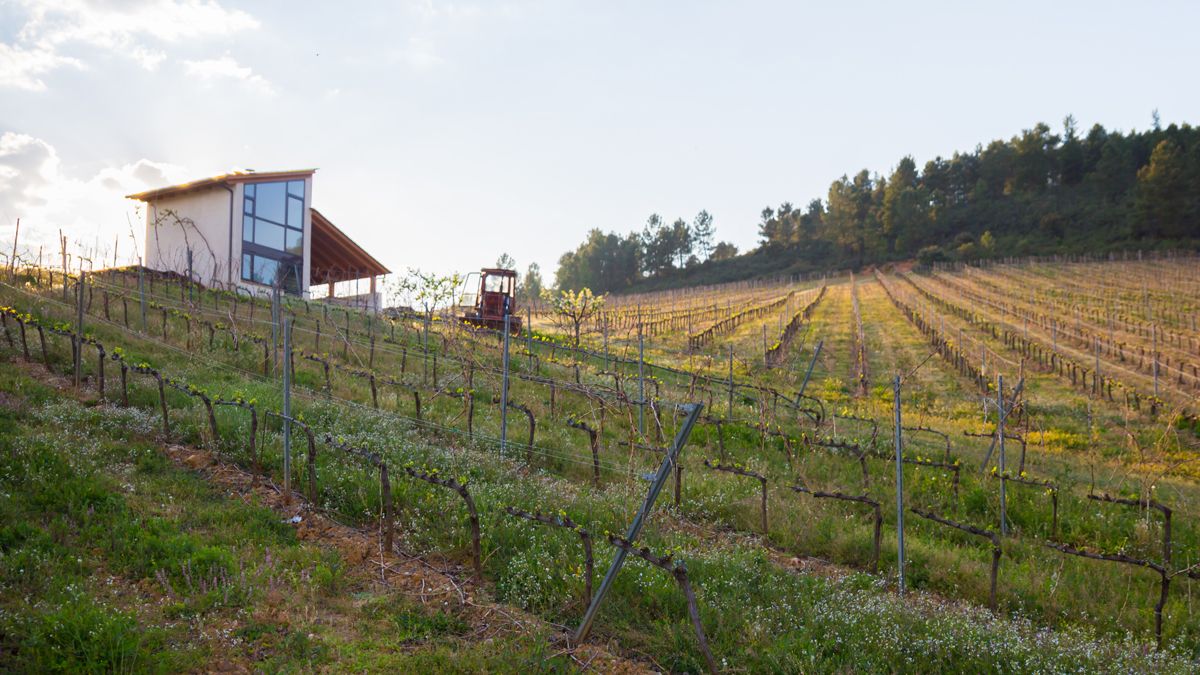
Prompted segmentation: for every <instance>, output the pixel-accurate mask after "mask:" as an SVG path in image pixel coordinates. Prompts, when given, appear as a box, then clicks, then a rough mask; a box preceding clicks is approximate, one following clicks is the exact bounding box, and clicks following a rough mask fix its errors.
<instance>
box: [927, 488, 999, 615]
mask: <svg viewBox="0 0 1200 675" xmlns="http://www.w3.org/2000/svg"><path fill="white" fill-rule="evenodd" d="M909 510H910V511H912V512H913V513H915V514H917V515H918V516H921V517H922V518H925V519H927V520H932V521H933V522H935V523H941V524H942V525H946V526H947V527H953V528H955V529H958V530H962V531H963V532H967V533H969V534H973V535H976V536H978V537H983V538H985V539H988V540H990V541H991V542H992V577H991V590H990V591H989V593H988V607H990V608H991V609H992V611H995V610H996V577H997V575H998V574H999V571H1000V553H1001V550H1000V536H999V535H997V534H996V533H995V532H992V531H991V530H985V529H982V528H979V527H975V526H974V525H967V524H966V523H956V522H954V521H953V520H948V519H946V518H942V517H941V516H939V515H937V514H934V513H930V512H929V511H922V510H920V509H918V508H916V507H912V508H910V509H909Z"/></svg>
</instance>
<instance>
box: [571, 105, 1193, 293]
mask: <svg viewBox="0 0 1200 675" xmlns="http://www.w3.org/2000/svg"><path fill="white" fill-rule="evenodd" d="M758 232H759V240H758V247H757V248H755V249H753V250H751V251H748V252H745V253H743V254H740V255H739V254H738V252H737V249H736V248H735V247H734V246H733V245H731V244H729V243H727V242H716V229H715V225H714V222H713V217H712V216H711V215H710V214H709V213H708V212H707V211H701V212H700V214H698V215H697V216H696V217H695V218H694V219H693V220H692V221H691V222H689V221H687V220H685V219H683V218H678V219H676V220H674V221H672V222H670V223H668V222H667V221H666V220H664V219H663V218H662V217H661V216H659V215H658V214H654V215H651V216H650V217H649V219H648V220H647V222H646V224H645V226H644V227H643V228H642V229H640V230H635V231H632V232H629V233H627V234H624V235H621V234H618V233H615V232H608V233H605V232H603V231H602V230H600V229H593V230H591V231H590V232H589V233H588V236H587V239H586V240H585V241H584V242H583V243H582V244H580V245H579V247H578V248H576V249H575V250H573V251H568V252H566V253H564V254H563V255H562V257H561V258H560V259H559V263H558V264H559V266H558V271H557V273H556V279H555V280H556V284H557V285H558V286H559V287H560V288H582V287H585V286H586V287H589V288H591V289H592V290H593V291H596V292H620V291H626V290H630V289H634V288H637V289H653V288H663V287H669V286H676V285H691V284H704V283H718V282H725V281H733V280H737V279H745V278H752V277H761V276H770V275H777V274H797V273H806V272H815V271H822V270H835V269H843V268H861V267H863V266H867V265H872V264H879V263H884V262H889V261H895V260H907V259H912V258H916V259H917V260H918V261H919V262H920V263H923V264H929V263H932V262H937V261H947V260H975V259H981V258H989V257H996V256H1011V255H1041V254H1051V253H1076V252H1090V253H1097V252H1105V251H1111V250H1118V249H1154V248H1196V247H1197V246H1198V245H1200V128H1197V127H1192V126H1191V125H1188V124H1183V125H1182V126H1180V125H1175V124H1171V125H1169V126H1167V127H1162V126H1161V125H1160V124H1159V121H1158V115H1157V113H1155V115H1154V123H1153V126H1152V127H1151V128H1150V129H1149V130H1146V131H1131V132H1129V133H1121V132H1119V131H1108V130H1106V129H1105V128H1104V127H1103V126H1101V125H1099V124H1097V125H1094V126H1093V127H1092V128H1091V129H1089V130H1088V131H1087V133H1081V132H1080V130H1079V129H1078V128H1077V126H1076V122H1075V119H1074V118H1073V117H1070V116H1068V117H1067V118H1066V119H1065V120H1064V121H1063V126H1062V130H1061V132H1059V133H1055V131H1054V130H1053V129H1051V128H1050V126H1048V125H1046V124H1044V123H1038V124H1036V125H1034V126H1033V128H1030V129H1025V130H1024V131H1022V132H1021V133H1020V134H1019V135H1016V136H1013V137H1012V138H1010V139H1008V140H994V141H992V142H990V143H988V144H987V145H986V146H984V145H979V146H977V147H976V148H975V150H973V151H971V152H965V153H959V152H956V153H955V154H954V155H953V156H952V157H950V158H949V159H946V158H943V157H937V158H935V159H932V160H930V161H928V162H926V163H925V165H924V166H923V167H918V166H917V163H916V162H915V161H914V160H913V158H912V157H911V156H908V157H904V158H901V159H900V161H899V162H897V164H896V166H895V167H894V168H893V169H892V171H891V173H890V174H888V175H881V174H878V173H871V172H870V171H868V170H867V169H863V170H861V171H859V172H858V173H855V174H854V175H852V176H851V175H843V176H841V177H840V178H838V179H837V180H835V181H833V183H832V184H831V185H830V186H829V191H828V193H827V194H826V195H825V197H824V198H823V199H820V198H816V199H812V200H810V201H808V202H807V204H806V205H804V206H796V205H794V204H793V203H792V202H789V201H785V202H783V203H782V204H780V205H779V206H778V207H771V206H768V207H766V208H764V209H762V211H761V213H759V223H758Z"/></svg>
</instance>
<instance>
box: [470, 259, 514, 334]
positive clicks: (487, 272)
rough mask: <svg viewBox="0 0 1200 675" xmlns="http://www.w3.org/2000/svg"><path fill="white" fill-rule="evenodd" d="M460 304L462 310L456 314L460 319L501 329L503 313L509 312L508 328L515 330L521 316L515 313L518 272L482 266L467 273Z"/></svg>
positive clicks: (502, 328)
mask: <svg viewBox="0 0 1200 675" xmlns="http://www.w3.org/2000/svg"><path fill="white" fill-rule="evenodd" d="M459 305H460V306H461V307H463V309H464V310H465V311H464V313H463V315H462V316H461V317H459V318H460V320H461V321H462V322H463V323H470V324H475V325H478V326H485V327H487V328H491V329H494V330H504V317H505V316H509V317H511V318H510V319H509V323H508V327H509V330H511V331H512V332H514V333H516V332H520V330H521V317H520V316H518V315H517V273H516V272H515V271H513V270H505V269H486V268H485V269H482V270H480V271H479V272H472V273H470V274H468V275H467V280H466V282H465V283H464V284H463V292H462V296H461V298H460V300H459Z"/></svg>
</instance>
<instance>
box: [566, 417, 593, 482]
mask: <svg viewBox="0 0 1200 675" xmlns="http://www.w3.org/2000/svg"><path fill="white" fill-rule="evenodd" d="M567 426H569V427H571V428H573V429H579V430H581V431H586V432H587V435H588V444H589V445H590V446H591V448H592V483H593V484H594V485H595V486H596V488H599V487H600V437H599V434H597V433H596V430H595V429H593V428H592V427H590V426H588V424H587V422H582V421H579V420H577V419H574V418H571V419H568V420H567Z"/></svg>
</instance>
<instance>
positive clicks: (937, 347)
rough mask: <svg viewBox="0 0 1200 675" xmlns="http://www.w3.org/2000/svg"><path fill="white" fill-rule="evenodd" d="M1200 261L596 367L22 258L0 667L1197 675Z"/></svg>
mask: <svg viewBox="0 0 1200 675" xmlns="http://www.w3.org/2000/svg"><path fill="white" fill-rule="evenodd" d="M1198 262H1200V261H1198V260H1197V259H1196V258H1195V257H1191V256H1187V257H1156V258H1153V259H1151V258H1149V257H1147V258H1145V259H1142V257H1141V256H1127V257H1124V258H1122V259H1110V260H1021V261H1009V262H1005V263H997V264H993V265H989V266H985V267H962V266H946V267H944V268H937V269H934V270H931V271H914V270H911V269H907V268H905V267H902V266H901V267H895V268H887V269H878V270H867V271H863V272H860V273H858V274H854V275H851V274H847V275H845V276H828V277H814V278H811V279H805V280H794V281H791V282H788V283H781V282H776V283H758V284H753V283H742V284H730V285H727V286H714V287H707V288H703V289H688V290H686V291H675V292H667V291H664V292H659V293H646V294H640V295H637V296H624V297H613V298H609V299H608V301H607V302H606V303H604V305H603V307H602V308H601V310H600V311H598V312H597V313H595V314H594V315H593V316H591V317H589V318H588V320H587V321H586V322H585V323H584V324H583V326H582V331H581V339H580V341H579V343H578V344H576V343H575V340H574V334H573V331H572V330H570V329H569V328H568V327H566V326H565V324H564V322H563V321H562V320H561V317H557V316H555V314H554V313H553V311H552V310H551V309H549V308H544V307H543V308H539V311H536V312H534V311H532V310H530V311H529V313H528V315H527V316H528V318H529V319H530V321H529V322H528V324H527V325H526V326H525V328H526V329H527V330H524V331H523V332H522V333H520V334H519V335H515V334H514V335H511V336H506V335H503V334H502V333H498V332H491V331H487V330H482V329H475V328H472V327H470V326H467V325H463V324H460V323H458V322H457V321H454V320H453V319H452V318H450V316H451V315H449V314H447V315H445V316H435V317H434V319H435V320H433V321H425V320H423V319H422V317H420V316H415V315H414V316H410V315H405V314H371V313H364V312H361V311H358V310H354V309H347V308H342V307H336V306H331V305H326V304H322V303H318V302H306V301H302V300H298V299H291V298H278V297H277V298H274V299H272V298H269V297H251V296H248V295H246V294H238V293H229V292H225V291H219V290H213V289H204V288H200V287H196V286H193V285H192V284H190V283H187V282H186V281H185V280H182V279H180V278H179V277H175V276H171V275H161V274H157V273H151V272H148V271H141V270H137V269H120V270H102V271H91V272H86V273H84V272H82V271H80V270H69V269H68V270H63V269H49V268H36V267H28V268H13V269H9V270H5V271H4V273H3V283H2V284H0V304H3V305H4V307H3V311H2V312H0V319H2V320H3V324H2V326H0V330H2V332H3V335H2V336H0V351H2V352H3V353H4V357H5V359H6V363H5V366H4V374H3V377H2V378H0V381H2V382H3V388H2V389H0V393H2V394H3V396H2V397H0V408H3V410H4V414H3V422H4V424H3V427H2V428H3V429H4V430H5V439H6V440H5V446H4V452H3V455H2V456H0V462H2V463H3V466H0V486H2V487H0V491H2V494H0V505H2V507H0V508H2V509H3V510H0V514H3V516H4V518H3V521H4V522H3V524H0V551H2V552H3V556H0V665H3V664H5V663H6V662H7V661H8V660H9V659H11V663H12V664H13V666H14V668H16V667H23V668H32V669H35V670H40V669H52V668H53V667H54V666H55V665H56V664H57V666H58V667H61V668H65V669H68V670H69V669H71V665H72V663H77V662H72V661H63V660H62V658H61V653H62V649H61V648H58V650H57V651H56V647H55V645H59V644H60V642H63V641H65V642H68V643H69V642H70V636H67V637H65V638H64V637H62V636H57V637H56V635H57V634H55V633H53V631H49V629H47V628H46V626H48V625H51V624H53V623H54V622H53V621H51V618H53V617H55V616H60V615H67V614H70V615H73V616H81V617H92V618H93V619H94V621H96V622H97V623H103V622H102V620H101V619H100V618H99V616H100V615H105V614H112V613H113V612H116V613H117V614H116V615H117V616H118V617H125V619H120V620H118V619H114V620H113V621H112V622H109V623H103V625H102V626H101V628H104V629H105V630H106V631H107V632H104V631H100V632H101V633H102V634H103V635H106V636H109V635H111V636H112V639H111V642H112V643H113V645H114V646H112V647H110V648H106V649H107V651H105V652H104V653H103V654H100V655H99V656H96V657H95V658H111V659H115V660H112V661H109V662H108V663H110V664H112V665H113V666H114V669H129V670H153V669H156V668H158V669H166V670H170V669H174V668H178V667H194V668H199V669H216V668H217V667H218V666H220V665H221V664H220V663H219V662H220V660H221V659H225V658H233V657H230V656H229V655H230V654H233V655H241V658H244V659H246V660H248V661H252V662H253V661H262V660H263V659H273V660H272V661H271V663H272V664H273V665H274V666H275V667H278V668H279V669H300V668H312V669H322V668H324V669H332V670H341V669H344V668H345V667H346V664H353V665H356V666H358V668H357V669H360V670H362V669H366V670H379V669H392V668H395V667H396V666H409V667H412V666H416V667H418V668H425V669H451V668H453V669H461V670H467V671H472V670H502V671H511V670H533V671H538V672H540V671H548V672H557V671H560V670H586V669H589V668H599V669H602V670H615V671H623V670H624V671H630V672H635V671H641V670H666V671H673V672H679V671H688V672H704V671H710V672H721V671H746V672H763V671H769V672H814V671H815V672H844V671H847V670H851V671H859V670H862V671H906V672H928V671H973V672H974V671H980V672H983V671H987V672H991V671H999V670H1006V671H1007V670H1015V671H1018V672H1026V671H1039V670H1042V671H1087V672H1110V671H1112V672H1130V671H1134V672H1193V671H1194V670H1195V669H1196V668H1197V666H1198V665H1200V601H1198V600H1196V599H1194V598H1193V594H1194V593H1195V592H1196V591H1200V585H1198V584H1200V527H1198V523H1200V483H1198V482H1197V481H1198V480H1200V461H1198V460H1200V437H1198V434H1200V404H1198V400H1197V394H1198V393H1200V332H1197V325H1196V322H1197V318H1198V316H1200V264H1198ZM285 391H286V394H285ZM153 458H158V459H153ZM164 458H165V459H164ZM197 476H199V478H197ZM211 485H216V486H217V487H216V489H215V491H214V493H213V494H211V495H207V496H202V495H201V493H200V491H201V490H202V487H203V486H211ZM54 486H61V487H62V489H61V490H60V489H56V488H55V487H54ZM235 495H236V496H235ZM239 497H240V498H239ZM175 500H178V502H177V503H178V505H179V507H178V508H168V505H169V504H174V503H176V501H175ZM193 508H194V509H195V510H196V513H192V512H191V509H193ZM26 521H27V522H35V521H36V523H37V526H36V527H30V526H26V525H22V524H20V523H22V522H26ZM246 522H252V523H257V524H258V525H256V526H255V527H253V528H252V527H250V526H248V525H246V524H245V523H246ZM314 523H323V525H322V526H321V527H320V528H318V527H317V526H316V525H315V524H314ZM172 528H175V529H172ZM176 530H178V531H176ZM317 530H320V531H317ZM117 532H119V533H120V536H115V535H113V534H110V533H117ZM264 533H266V534H264ZM297 537H299V539H297ZM339 542H340V545H339ZM346 542H352V543H351V544H347V543H346ZM68 552H69V555H68ZM76 552H79V553H78V556H76ZM76 557H78V560H79V562H74V561H75V559H76ZM622 562H623V565H622V564H621V563H622ZM356 566H357V567H356ZM355 569H357V570H358V571H357V572H354V570H355ZM55 575H63V578H65V579H69V580H71V583H70V584H69V588H66V587H62V588H58V587H56V588H57V590H54V589H51V588H48V587H46V586H45V585H44V584H45V583H46V582H45V581H43V580H42V579H44V578H47V577H53V576H55ZM104 577H110V582H109V585H110V586H111V585H112V583H113V582H112V581H111V578H116V579H118V580H121V581H119V582H117V583H118V585H120V584H122V583H123V584H125V585H126V586H128V587H129V590H128V592H127V593H126V594H125V595H124V596H122V598H121V599H120V600H112V599H111V598H109V597H108V596H107V595H105V594H106V593H108V591H107V590H104V589H102V588H100V586H102V585H103V584H104V581H103V578H104ZM414 580H420V583H416V582H415V581H414ZM30 594H39V595H44V596H45V597H46V598H47V600H46V601H45V602H44V603H42V606H33V607H26V606H25V604H24V603H23V602H22V601H21V599H22V598H24V597H26V596H28V595H30ZM147 594H150V597H152V598H154V603H156V604H160V605H162V606H163V607H166V609H162V610H156V611H159V612H160V614H161V615H160V614H155V615H154V617H152V618H151V619H149V621H151V622H152V623H155V626H156V627H155V628H154V629H153V630H146V631H144V632H142V633H139V630H138V629H137V628H136V627H137V626H138V625H139V622H140V623H142V624H144V623H146V622H147V621H148V619H147V618H146V617H144V616H141V615H139V613H138V610H136V609H135V608H134V607H133V606H132V605H134V604H136V603H135V602H134V600H136V598H137V597H146V595H147ZM354 598H358V599H357V600H355V599H354ZM264 608H269V609H264ZM55 612H58V613H59V614H55ZM331 617H333V618H331ZM79 621H80V623H79V624H78V625H79V626H81V627H83V628H80V631H81V632H83V631H85V630H86V625H85V624H84V623H82V621H83V619H80V620H79ZM121 621H124V623H121ZM118 624H119V625H118ZM197 627H203V628H204V631H203V632H204V633H205V634H206V635H208V634H210V633H211V634H212V635H214V636H218V637H209V638H206V640H201V641H196V640H190V639H188V638H187V637H186V636H188V635H190V634H191V633H194V632H196V631H197V630H199V629H198V628H197ZM218 627H220V628H219V629H218ZM209 629H211V630H209ZM222 630H224V631H225V633H221V631H222ZM131 634H132V635H136V636H137V638H136V639H133V638H129V639H123V638H122V637H121V636H128V635H131ZM220 635H226V638H221V637H219V636H220ZM56 640H58V641H59V642H56ZM484 641H487V642H489V643H491V644H492V645H493V646H491V647H488V646H486V645H484V646H481V645H482V644H483V642H484ZM22 645H33V646H32V647H29V648H27V649H25V648H23V647H21V646H22ZM148 645H149V646H153V647H154V648H153V649H150V648H149V647H147V646H148ZM23 649H24V651H23ZM148 652H150V653H151V654H150V655H148V654H147V653H148ZM80 658H82V657H80ZM55 659H58V660H55ZM1000 664H1005V665H1004V666H1003V667H1002V666H1001V665H1000Z"/></svg>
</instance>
